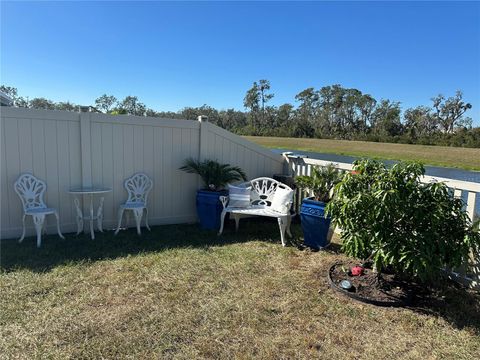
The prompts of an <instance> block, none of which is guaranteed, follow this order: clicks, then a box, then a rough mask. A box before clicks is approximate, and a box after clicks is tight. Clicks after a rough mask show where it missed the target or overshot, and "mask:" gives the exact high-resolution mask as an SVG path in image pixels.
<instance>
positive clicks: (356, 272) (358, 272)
mask: <svg viewBox="0 0 480 360" xmlns="http://www.w3.org/2000/svg"><path fill="white" fill-rule="evenodd" d="M350 272H351V273H352V276H360V275H362V273H363V267H361V266H354V267H353V268H352V269H351V270H350Z"/></svg>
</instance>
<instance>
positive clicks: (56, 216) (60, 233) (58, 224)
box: [54, 211, 65, 240]
mask: <svg viewBox="0 0 480 360" xmlns="http://www.w3.org/2000/svg"><path fill="white" fill-rule="evenodd" d="M54 215H55V218H56V219H57V233H58V236H60V238H62V239H63V240H65V237H64V236H63V235H62V232H61V231H60V218H59V217H58V212H56V211H55V212H54Z"/></svg>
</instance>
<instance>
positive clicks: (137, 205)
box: [120, 201, 145, 209]
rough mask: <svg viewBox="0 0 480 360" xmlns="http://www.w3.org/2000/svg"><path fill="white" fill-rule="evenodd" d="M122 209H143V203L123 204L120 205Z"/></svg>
mask: <svg viewBox="0 0 480 360" xmlns="http://www.w3.org/2000/svg"><path fill="white" fill-rule="evenodd" d="M120 207H122V208H123V209H141V208H144V207H145V203H144V202H141V201H138V202H126V203H125V204H122V205H120Z"/></svg>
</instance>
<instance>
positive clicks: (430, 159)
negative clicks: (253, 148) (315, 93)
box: [245, 136, 480, 170]
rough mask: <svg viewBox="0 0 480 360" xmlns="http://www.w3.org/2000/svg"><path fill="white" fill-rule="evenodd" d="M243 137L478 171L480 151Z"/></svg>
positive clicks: (264, 142) (266, 143)
mask: <svg viewBox="0 0 480 360" xmlns="http://www.w3.org/2000/svg"><path fill="white" fill-rule="evenodd" d="M245 138H246V139H248V140H250V141H253V142H255V143H257V144H259V145H262V146H266V147H269V148H279V149H282V148H283V149H292V150H304V151H315V152H323V153H331V154H341V155H352V156H367V157H371V158H375V159H386V160H416V161H420V162H422V163H424V164H429V165H436V166H445V167H455V168H461V169H467V170H480V149H471V148H459V147H447V146H427V145H409V144H390V143H376V142H367V141H348V140H327V139H295V138H280V137H262V136H245Z"/></svg>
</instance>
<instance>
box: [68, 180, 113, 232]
mask: <svg viewBox="0 0 480 360" xmlns="http://www.w3.org/2000/svg"><path fill="white" fill-rule="evenodd" d="M111 191H112V189H110V188H104V187H95V186H92V187H78V188H72V189H70V190H68V193H69V194H72V195H73V196H74V199H73V202H74V204H75V208H76V210H77V235H78V234H80V232H81V231H82V229H83V221H84V220H87V221H90V236H91V238H92V239H95V233H94V231H93V222H94V221H95V220H97V228H98V231H100V232H103V226H102V222H103V201H104V200H105V198H104V197H103V196H101V197H100V203H99V205H98V208H97V212H96V215H94V211H93V197H94V195H103V194H106V193H109V192H111ZM84 195H87V196H88V197H89V198H90V207H89V213H90V214H89V216H85V215H84V214H83V211H82V208H81V207H80V197H82V196H84Z"/></svg>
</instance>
